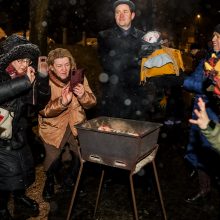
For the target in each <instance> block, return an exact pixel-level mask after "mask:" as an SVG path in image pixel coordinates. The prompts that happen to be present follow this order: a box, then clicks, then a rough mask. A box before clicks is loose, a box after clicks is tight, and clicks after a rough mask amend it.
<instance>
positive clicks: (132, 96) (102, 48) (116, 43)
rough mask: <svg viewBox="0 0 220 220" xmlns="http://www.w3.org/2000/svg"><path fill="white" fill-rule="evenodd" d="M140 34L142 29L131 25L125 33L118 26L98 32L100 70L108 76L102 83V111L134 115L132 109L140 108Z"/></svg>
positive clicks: (112, 114) (118, 114)
mask: <svg viewBox="0 0 220 220" xmlns="http://www.w3.org/2000/svg"><path fill="white" fill-rule="evenodd" d="M143 35H144V32H143V31H141V30H138V29H136V28H135V27H133V26H132V27H131V29H130V30H129V33H128V34H126V33H125V32H124V31H123V30H121V29H120V28H119V27H118V26H115V27H114V28H112V29H108V30H105V31H101V32H100V33H99V35H98V52H99V56H100V61H101V64H102V67H103V71H104V73H106V74H107V76H108V80H107V82H106V81H105V82H103V83H102V85H101V87H102V98H101V101H100V102H101V105H102V106H101V113H102V114H105V115H109V116H114V117H126V118H133V115H134V111H138V109H139V108H141V104H140V103H141V97H140V95H141V94H142V88H141V87H140V80H139V72H140V65H139V56H138V55H139V51H140V49H141V44H142V41H141V38H142V37H143ZM126 100H127V104H126ZM130 103H131V104H130ZM135 106H136V107H135Z"/></svg>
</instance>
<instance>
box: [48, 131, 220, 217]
mask: <svg viewBox="0 0 220 220" xmlns="http://www.w3.org/2000/svg"><path fill="white" fill-rule="evenodd" d="M177 130H178V129H176V128H170V127H164V128H162V130H161V134H160V138H159V144H160V146H159V151H158V153H157V155H156V159H155V162H156V167H157V172H158V176H159V181H160V186H161V190H162V195H163V199H164V204H165V209H166V212H167V219H169V220H208V219H212V220H217V219H219V212H220V211H219V202H220V201H219V190H218V187H217V186H216V185H214V186H213V187H212V193H211V195H210V198H208V199H207V200H206V201H202V202H201V203H199V204H189V203H187V202H186V201H185V200H186V198H187V197H188V196H192V195H193V194H195V193H197V192H198V191H197V190H198V182H197V181H198V180H197V177H196V176H194V177H190V174H191V171H192V170H191V169H190V168H189V167H188V166H187V164H186V162H185V161H184V159H183V157H184V152H185V148H184V145H181V144H184V143H180V142H179V143H178V140H179V141H180V140H181V139H182V141H184V138H183V137H182V138H181V136H179V137H178V138H177V139H175V138H174V135H176V133H175V132H176V131H177ZM182 135H184V133H182ZM182 141H181V142H182ZM103 168H106V167H105V166H102V165H98V164H94V163H90V162H86V163H85V165H84V168H83V177H82V178H81V189H83V191H84V192H86V196H85V195H84V196H81V195H80V194H79V193H78V196H77V198H76V200H75V202H74V206H73V209H72V217H71V220H90V219H91V220H92V219H96V220H110V219H111V220H112V219H114V220H130V219H134V213H133V205H132V198H131V192H130V185H129V171H125V170H121V169H117V168H112V169H110V170H109V169H108V168H107V170H106V172H105V180H104V185H103V188H102V192H101V196H100V202H99V205H98V209H97V213H96V216H95V217H94V216H93V214H94V208H95V201H96V196H97V192H98V186H99V180H100V176H101V171H102V169H103ZM152 171H153V170H152V166H151V164H149V165H147V166H146V167H145V169H144V172H145V173H143V172H141V173H139V174H136V175H134V188H135V195H136V202H137V209H138V215H139V219H151V220H159V219H163V214H162V210H161V205H160V200H159V197H158V191H157V187H156V184H155V179H154V175H153V172H152ZM109 178H110V180H111V181H110V182H109V181H108V180H109ZM79 191H80V189H79V190H78V192H79ZM70 199H71V192H66V193H64V192H61V193H57V195H56V199H55V201H53V202H51V203H50V213H49V215H48V219H49V220H60V219H65V218H66V217H67V212H68V209H69V202H70Z"/></svg>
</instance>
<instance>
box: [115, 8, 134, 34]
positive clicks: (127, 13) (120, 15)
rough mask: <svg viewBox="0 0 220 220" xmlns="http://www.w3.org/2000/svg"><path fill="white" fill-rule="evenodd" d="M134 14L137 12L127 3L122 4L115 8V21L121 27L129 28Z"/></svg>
mask: <svg viewBox="0 0 220 220" xmlns="http://www.w3.org/2000/svg"><path fill="white" fill-rule="evenodd" d="M134 16H135V13H134V12H131V10H130V8H129V6H128V5H127V4H120V5H118V6H117V7H116V8H115V21H116V24H117V25H118V26H119V27H120V28H123V29H125V30H128V29H129V28H130V27H131V22H132V20H133V19H134Z"/></svg>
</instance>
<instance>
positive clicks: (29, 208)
mask: <svg viewBox="0 0 220 220" xmlns="http://www.w3.org/2000/svg"><path fill="white" fill-rule="evenodd" d="M14 201H15V204H16V205H17V206H19V207H20V208H22V209H25V212H28V213H29V215H30V216H38V214H39V205H38V203H37V202H36V201H35V200H33V199H31V198H29V197H27V196H26V195H23V196H19V197H15V198H14Z"/></svg>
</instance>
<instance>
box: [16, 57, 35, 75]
mask: <svg viewBox="0 0 220 220" xmlns="http://www.w3.org/2000/svg"><path fill="white" fill-rule="evenodd" d="M30 65H31V60H30V59H18V60H14V61H12V66H13V67H14V68H15V70H16V71H17V73H18V75H20V76H23V75H25V74H26V73H27V68H28V66H30Z"/></svg>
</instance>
